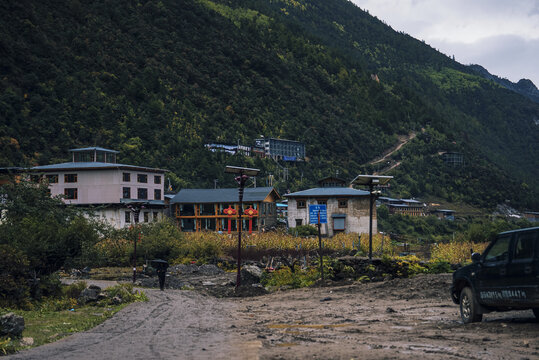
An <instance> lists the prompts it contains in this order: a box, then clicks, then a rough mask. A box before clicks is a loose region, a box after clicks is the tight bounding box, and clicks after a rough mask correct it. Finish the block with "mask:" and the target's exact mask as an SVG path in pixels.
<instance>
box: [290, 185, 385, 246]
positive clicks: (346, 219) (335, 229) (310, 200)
mask: <svg viewBox="0 0 539 360" xmlns="http://www.w3.org/2000/svg"><path fill="white" fill-rule="evenodd" d="M284 196H285V197H286V198H287V199H288V226H289V227H290V228H294V227H296V226H301V225H308V224H309V205H326V209H327V224H322V225H321V229H320V230H321V233H322V235H325V236H330V237H331V236H333V235H335V234H337V233H339V232H345V233H358V234H361V233H368V232H369V203H370V202H369V192H368V191H363V190H356V189H352V188H347V187H320V188H313V189H308V190H304V191H298V192H295V193H291V194H286V195H284ZM376 228H377V222H376V209H374V208H373V229H376Z"/></svg>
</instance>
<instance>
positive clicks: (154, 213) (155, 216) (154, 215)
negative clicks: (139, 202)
mask: <svg viewBox="0 0 539 360" xmlns="http://www.w3.org/2000/svg"><path fill="white" fill-rule="evenodd" d="M157 220H159V213H158V212H157V211H154V212H153V221H154V222H156V221H157Z"/></svg>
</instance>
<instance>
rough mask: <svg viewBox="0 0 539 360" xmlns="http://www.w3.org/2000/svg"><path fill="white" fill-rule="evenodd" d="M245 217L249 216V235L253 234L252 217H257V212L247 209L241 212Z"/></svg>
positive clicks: (250, 208)
mask: <svg viewBox="0 0 539 360" xmlns="http://www.w3.org/2000/svg"><path fill="white" fill-rule="evenodd" d="M243 213H244V214H245V215H247V216H249V235H251V234H252V233H253V216H256V215H258V210H256V209H253V207H252V206H251V207H249V208H247V209H245V211H244V212H243Z"/></svg>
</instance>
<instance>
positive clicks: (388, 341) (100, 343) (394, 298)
mask: <svg viewBox="0 0 539 360" xmlns="http://www.w3.org/2000/svg"><path fill="white" fill-rule="evenodd" d="M199 275H200V274H197V280H196V281H193V282H192V283H198V282H199V281H201V280H200V279H199V278H198V276H199ZM221 280H222V279H221V278H219V279H218V281H217V280H216V281H212V279H211V277H209V278H207V279H206V284H208V283H219V282H220V281H221ZM185 281H187V280H185ZM202 282H204V281H202ZM450 284H451V275H419V276H416V277H414V278H412V279H394V280H390V281H385V282H380V283H369V284H360V283H357V282H356V283H352V284H348V285H342V284H341V285H336V284H333V285H332V286H321V287H316V288H308V289H297V290H288V291H282V292H276V293H272V294H268V295H263V296H256V297H245V298H238V297H227V298H217V297H214V296H209V295H207V294H208V293H211V292H204V291H198V289H197V290H195V291H191V290H176V289H166V290H165V291H163V292H161V291H159V290H145V291H146V292H147V294H148V296H149V298H150V301H149V302H147V303H135V304H132V305H130V306H128V307H126V308H125V309H123V310H122V311H120V312H119V313H118V314H116V315H115V316H114V317H113V318H111V319H109V320H107V321H106V322H105V323H103V324H101V325H100V326H97V327H96V328H94V329H92V330H90V331H87V332H84V333H79V334H75V335H72V336H69V337H67V338H64V339H62V340H59V341H57V342H55V343H52V344H48V345H44V346H41V347H38V348H34V349H30V350H27V351H23V352H21V353H20V354H17V355H13V356H8V357H7V358H8V359H77V360H84V359H127V358H129V359H347V360H349V359H411V358H417V359H537V358H539V323H538V322H537V321H536V320H535V318H534V316H533V314H532V312H531V311H523V312H507V313H491V314H487V315H485V317H484V321H483V322H481V323H475V324H469V325H463V324H462V323H461V322H460V319H459V311H458V307H457V306H456V305H454V304H453V303H452V302H451V300H450V296H449V287H450ZM213 286H216V285H206V287H213ZM199 288H204V285H202V284H201V285H200V287H199Z"/></svg>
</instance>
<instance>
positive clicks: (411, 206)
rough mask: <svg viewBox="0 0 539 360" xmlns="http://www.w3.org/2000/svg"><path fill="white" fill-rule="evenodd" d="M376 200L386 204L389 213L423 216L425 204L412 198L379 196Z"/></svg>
mask: <svg viewBox="0 0 539 360" xmlns="http://www.w3.org/2000/svg"><path fill="white" fill-rule="evenodd" d="M378 202H379V203H380V204H383V205H385V206H387V208H388V209H389V213H390V214H392V215H393V214H402V215H410V216H425V204H424V203H422V202H421V201H417V200H414V199H393V198H389V197H384V196H381V197H379V198H378Z"/></svg>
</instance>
